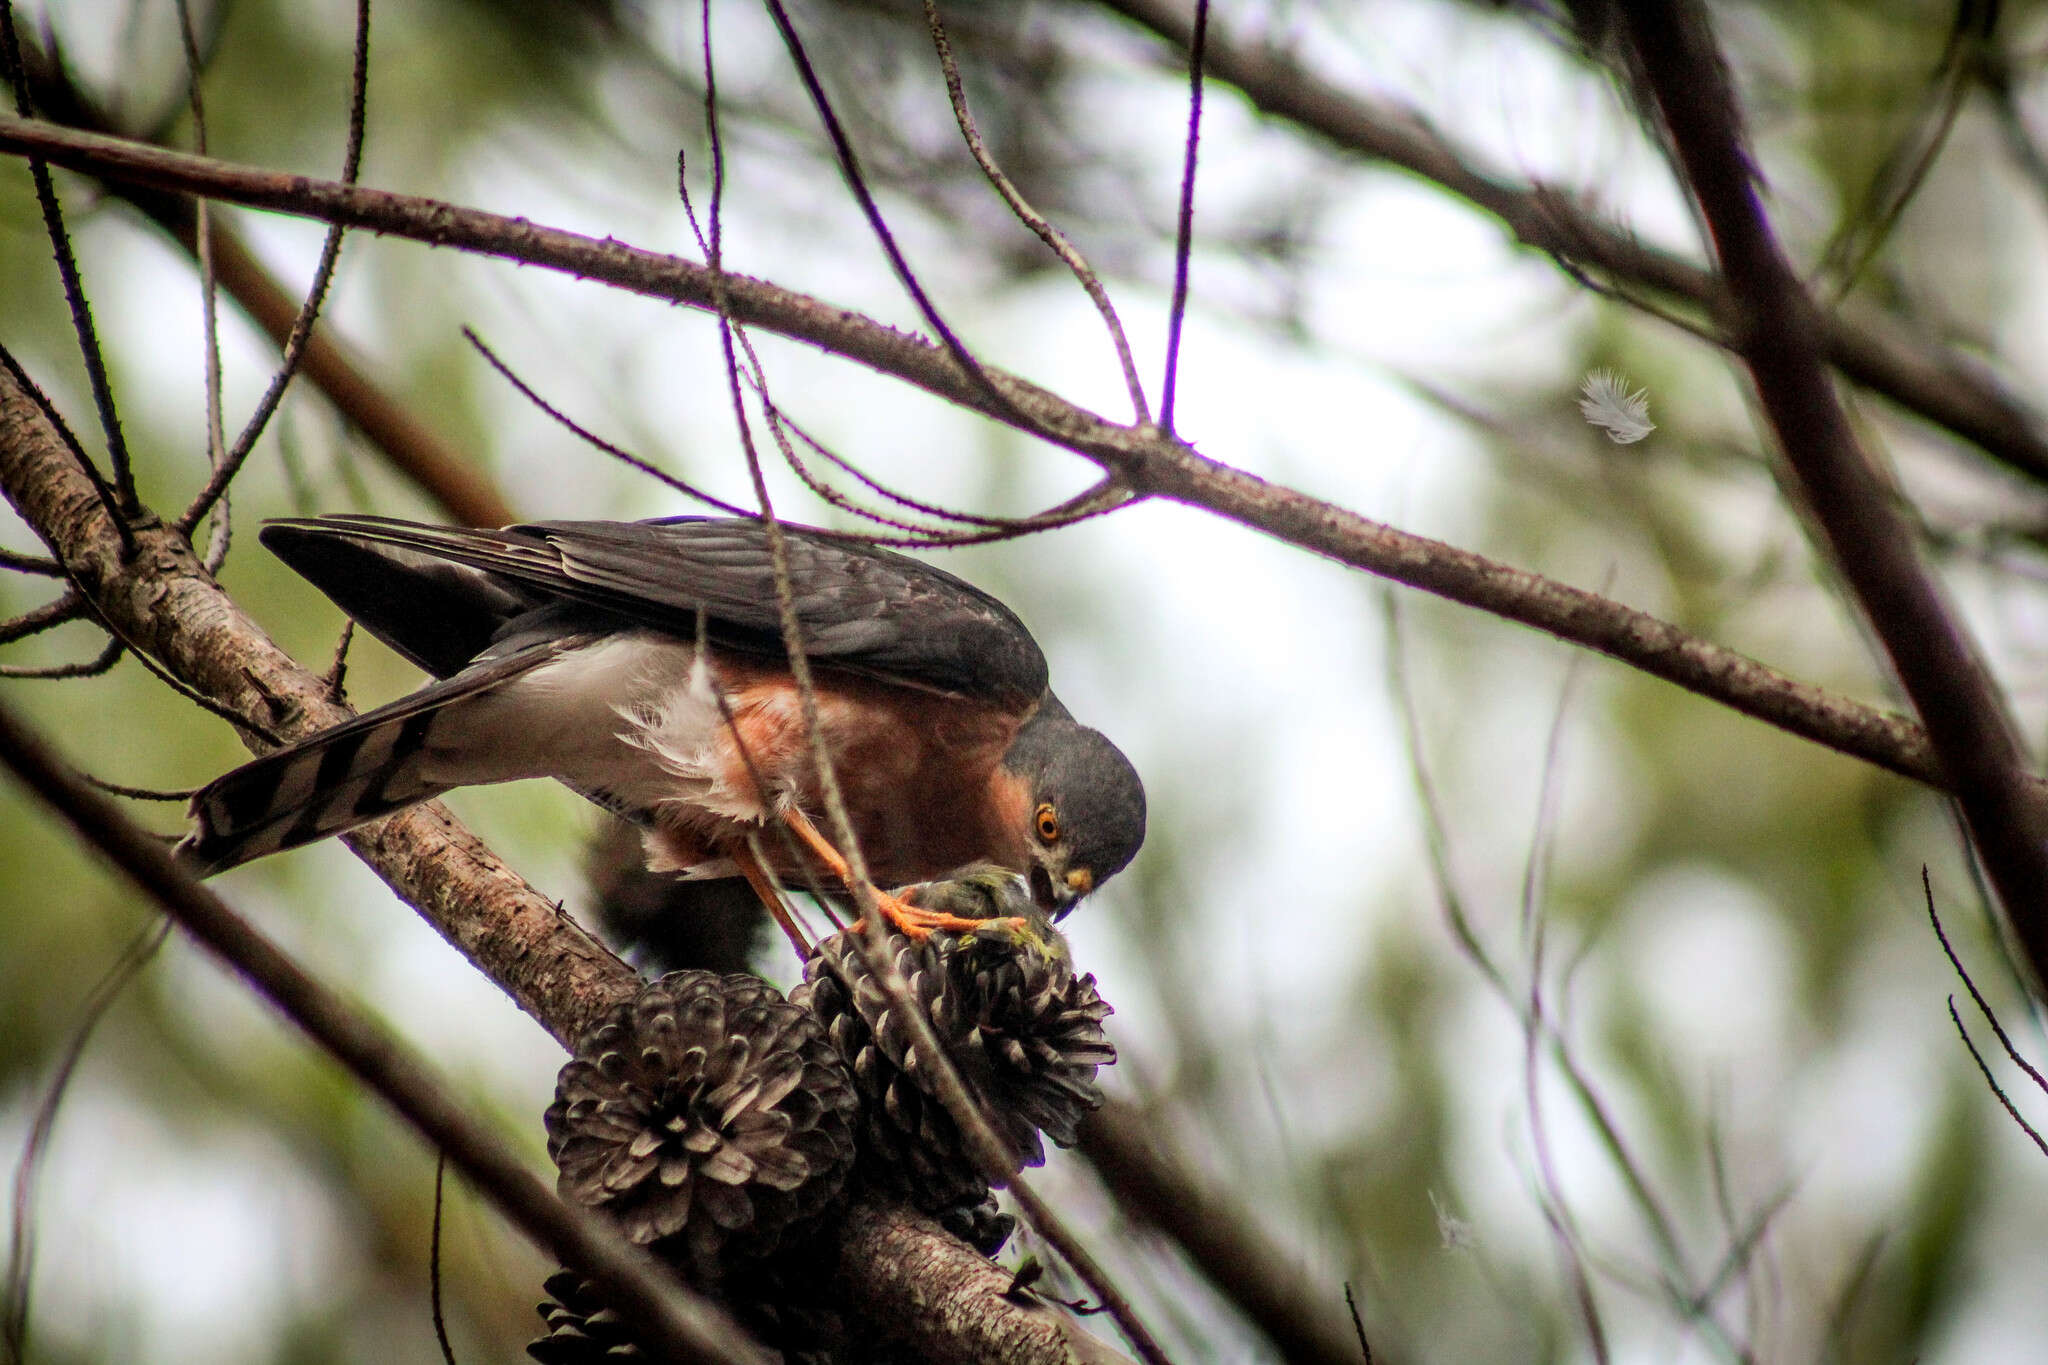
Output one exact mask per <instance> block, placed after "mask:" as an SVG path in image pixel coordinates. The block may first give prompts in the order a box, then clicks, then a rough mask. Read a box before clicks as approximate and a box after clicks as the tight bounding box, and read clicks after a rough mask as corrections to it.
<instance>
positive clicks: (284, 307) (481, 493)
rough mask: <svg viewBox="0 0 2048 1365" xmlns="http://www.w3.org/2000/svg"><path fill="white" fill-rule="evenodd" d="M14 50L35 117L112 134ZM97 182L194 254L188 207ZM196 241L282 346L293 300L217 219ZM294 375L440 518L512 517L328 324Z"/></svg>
mask: <svg viewBox="0 0 2048 1365" xmlns="http://www.w3.org/2000/svg"><path fill="white" fill-rule="evenodd" d="M22 49H23V51H22V56H23V61H24V64H25V66H26V68H27V73H28V80H29V86H30V89H31V90H32V91H33V93H34V95H35V99H36V103H37V105H38V107H39V108H40V109H41V110H42V112H43V114H44V116H45V117H47V118H50V119H53V120H55V121H56V122H58V123H63V124H69V125H71V126H72V127H76V128H82V129H85V130H87V131H89V132H99V133H115V132H117V131H118V130H117V129H116V128H115V127H114V125H113V123H112V121H111V120H110V119H109V118H108V117H107V115H106V114H105V113H104V112H103V111H102V110H101V109H100V108H99V107H98V105H97V104H95V103H94V102H93V101H92V100H91V99H90V98H88V97H87V96H86V94H85V93H84V92H83V91H80V90H79V89H78V88H77V87H76V86H74V85H73V84H72V83H71V82H70V80H69V79H68V76H67V73H66V72H65V71H63V70H62V69H61V68H59V67H58V66H57V65H56V64H55V63H53V62H52V61H51V60H50V59H49V58H48V57H47V56H46V55H45V54H44V53H42V52H41V51H40V50H39V49H38V48H37V47H36V46H35V45H34V44H33V43H30V42H28V41H27V40H26V39H25V38H24V40H23V43H22ZM101 183H103V184H105V185H106V186H107V187H108V189H109V190H110V191H111V192H112V193H113V194H115V195H117V196H118V197H120V198H121V199H123V200H125V201H126V202H127V203H129V204H130V205H131V206H133V207H134V208H135V209H136V210H138V211H139V212H141V213H142V214H143V215H144V216H145V217H147V218H148V219H150V220H151V221H152V222H154V223H155V224H156V225H157V226H158V227H160V228H161V229H163V230H164V231H165V232H166V233H168V234H170V236H171V237H172V238H173V239H174V240H176V241H177V242H178V243H179V244H180V245H181V246H183V247H184V248H185V250H186V251H187V252H188V253H190V254H191V255H192V256H194V257H195V258H196V257H197V256H198V254H199V249H200V234H199V229H198V215H197V213H196V211H195V208H194V201H192V200H190V199H187V198H185V197H183V196H181V195H175V194H165V193H163V192H161V191H157V190H152V189H147V188H144V187H141V186H137V185H132V184H125V183H123V182H120V181H103V182H101ZM206 241H207V244H208V245H207V250H208V253H209V254H210V255H211V256H212V258H213V271H214V278H215V279H216V280H217V281H218V283H219V285H220V287H221V288H223V289H225V290H226V291H227V292H228V294H229V296H230V297H232V298H233V299H234V300H235V302H237V303H238V304H240V305H241V307H242V310H243V311H244V312H245V313H246V314H247V315H248V316H249V319H250V321H252V322H254V323H255V324H256V325H257V327H258V328H260V329H261V330H262V331H263V332H264V333H265V334H266V335H268V336H269V337H270V339H271V340H272V341H273V342H275V343H276V344H277V345H278V346H279V347H280V348H282V347H286V346H288V345H289V344H290V341H291V338H292V336H293V334H294V332H295V331H296V330H297V328H298V325H299V319H300V317H301V316H302V314H303V312H304V308H303V304H302V301H301V300H300V299H297V298H294V297H293V296H292V295H291V294H290V293H289V292H288V291H287V290H286V289H285V288H284V286H283V285H281V284H279V283H278V282H277V281H276V280H275V279H274V278H272V276H271V275H270V272H269V271H268V270H266V269H265V268H264V266H263V264H262V263H261V262H260V261H258V260H257V259H256V258H255V256H254V255H252V254H251V253H250V251H249V249H248V248H247V247H246V246H244V245H243V244H242V239H241V238H240V237H239V236H237V235H236V234H235V232H234V231H233V229H232V228H230V227H229V226H228V225H227V224H225V223H223V222H221V221H220V219H219V218H218V217H217V216H216V217H214V218H213V219H212V220H211V221H210V222H209V223H208V225H207V233H206ZM299 369H300V372H301V373H303V374H304V375H305V377H306V379H307V380H308V381H309V382H310V383H312V384H313V385H314V386H315V387H316V388H318V389H319V390H320V391H321V392H322V393H324V394H325V395H326V396H327V399H328V401H329V402H331V403H333V404H334V406H335V408H336V409H337V410H338V411H339V412H340V413H341V414H342V416H343V417H344V418H346V419H347V420H348V421H349V422H350V423H351V424H352V425H353V426H354V427H355V428H356V429H357V430H358V431H359V432H361V433H362V435H363V437H364V439H365V440H367V441H368V442H369V443H370V444H371V445H372V446H374V447H376V449H377V450H378V451H379V452H381V453H382V455H383V456H384V458H385V460H386V461H388V462H389V463H390V465H391V466H392V467H393V468H394V469H396V470H397V471H398V472H399V473H400V474H402V475H404V476H405V477H406V478H408V479H410V480H412V482H413V483H414V484H415V485H417V486H418V487H419V489H420V490H421V491H422V492H423V493H425V494H426V495H427V497H429V498H430V499H432V500H433V501H434V502H436V503H438V504H439V505H440V507H441V508H442V510H443V511H445V512H446V513H447V514H448V515H449V516H450V517H453V518H454V519H455V520H457V521H460V522H464V523H466V524H468V525H471V526H503V525H506V524H507V523H509V522H511V521H514V520H516V518H515V516H514V514H513V511H512V508H511V506H510V504H508V503H507V502H506V501H505V498H504V495H503V494H501V493H500V492H499V491H498V490H497V488H496V486H495V485H494V484H493V483H492V481H491V479H490V477H489V475H487V474H485V473H484V472H483V470H481V469H480V468H479V467H478V466H477V465H476V463H475V462H474V461H473V460H470V459H468V458H467V457H465V456H464V455H463V454H462V452H460V451H458V450H457V449H455V448H454V447H453V446H451V445H449V444H448V443H447V442H446V441H444V440H443V439H442V438H441V437H440V436H438V435H437V434H435V433H434V432H433V431H432V430H431V429H429V428H428V427H427V425H426V424H425V423H424V422H422V421H421V420H420V419H419V418H418V417H417V416H415V415H414V414H413V413H412V411H411V410H410V409H408V408H407V407H406V406H405V405H404V404H403V403H401V402H399V401H398V400H397V399H396V398H395V397H393V396H392V395H391V394H390V393H389V392H387V391H386V390H385V389H383V388H382V387H381V386H380V385H379V384H378V383H377V382H376V381H375V380H373V379H371V378H370V377H369V375H368V373H367V372H366V371H365V370H364V369H363V368H362V366H361V365H360V364H358V363H357V362H356V361H355V360H354V359H353V358H352V357H351V356H350V355H349V354H348V351H347V349H346V347H345V346H344V345H343V344H342V343H341V342H340V341H338V340H336V339H335V337H334V333H333V327H332V324H331V323H330V324H329V325H327V326H323V327H319V328H317V329H315V330H314V331H312V332H311V333H309V334H308V335H307V336H306V340H305V345H304V350H303V353H302V355H301V359H300V365H299Z"/></svg>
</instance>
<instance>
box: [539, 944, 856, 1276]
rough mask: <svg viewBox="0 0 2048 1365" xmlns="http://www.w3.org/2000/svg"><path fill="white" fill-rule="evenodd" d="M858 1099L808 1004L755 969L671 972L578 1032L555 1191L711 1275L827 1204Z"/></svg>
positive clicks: (562, 1092) (560, 1114)
mask: <svg viewBox="0 0 2048 1365" xmlns="http://www.w3.org/2000/svg"><path fill="white" fill-rule="evenodd" d="M857 1106H858V1101H857V1100H856V1098H855V1095H854V1091H853V1087H852V1085H851V1084H850V1083H849V1079H848V1076H847V1072H846V1067H845V1065H844V1064H843V1063H842V1062H841V1061H840V1060H839V1057H838V1055H837V1054H836V1053H835V1052H834V1051H833V1049H832V1046H831V1045H830V1044H829V1043H828V1042H827V1041H826V1038H825V1033H824V1030H823V1029H822V1028H821V1027H820V1026H819V1024H818V1022H817V1021H816V1020H815V1019H814V1018H813V1017H812V1016H811V1015H810V1014H808V1013H807V1012H805V1011H804V1010H802V1009H800V1008H798V1007H797V1006H795V1005H793V1004H791V1003H789V1002H788V1001H786V1000H784V999H782V998H781V996H780V995H779V994H777V992H776V991H775V989H774V988H773V987H771V986H769V985H768V984H766V983H765V982H763V981H761V980H759V979H757V978H755V977H751V976H741V975H734V976H718V975H716V974H714V973H711V972H702V971H690V972H676V973H673V974H672V975H669V976H665V977H662V978H661V979H660V980H658V981H655V982H653V983H651V984H649V985H648V986H646V987H644V988H643V989H642V990H641V992H640V994H639V995H638V996H636V997H635V998H634V999H633V1000H631V1001H629V1002H627V1003H626V1004H624V1005H621V1006H619V1007H618V1008H617V1009H615V1010H613V1011H612V1012H611V1013H610V1014H609V1015H608V1016H607V1017H606V1018H605V1019H604V1021H603V1022H602V1023H600V1024H599V1025H597V1027H595V1028H593V1029H592V1030H591V1031H590V1032H589V1033H588V1034H587V1035H585V1037H584V1038H583V1040H582V1042H581V1043H580V1044H579V1045H578V1047H577V1052H576V1056H575V1057H574V1058H572V1059H571V1060H570V1062H569V1064H568V1065H567V1066H564V1067H563V1068H562V1073H561V1077H560V1079H559V1081H558V1082H557V1084H556V1088H555V1102H554V1103H553V1104H551V1105H550V1106H548V1111H547V1117H546V1122H547V1131H548V1155H550V1156H551V1157H553V1158H554V1159H555V1164H556V1166H557V1167H559V1168H560V1170H561V1178H560V1180H559V1182H558V1186H559V1188H560V1190H561V1193H562V1196H563V1197H564V1198H566V1199H572V1200H574V1201H576V1202H577V1203H580V1204H586V1205H589V1206H591V1207H594V1208H598V1209H602V1210H603V1211H605V1212H607V1213H609V1214H610V1215H611V1216H612V1217H613V1218H615V1219H617V1220H618V1222H619V1224H620V1226H621V1227H622V1228H623V1229H624V1231H625V1233H626V1235H627V1236H629V1237H631V1238H632V1239H633V1240H634V1241H635V1242H637V1243H639V1244H641V1245H642V1246H647V1247H650V1248H652V1249H653V1250H654V1251H655V1252H656V1253H657V1254H658V1255H661V1256H663V1257H664V1258H666V1259H668V1260H669V1261H671V1262H673V1263H675V1264H676V1265H677V1266H678V1267H679V1268H681V1270H682V1271H683V1273H684V1275H685V1276H686V1277H687V1278H689V1279H690V1280H692V1281H693V1282H694V1283H697V1284H699V1285H711V1284H715V1283H716V1282H717V1281H718V1280H719V1279H720V1278H721V1276H722V1274H723V1265H724V1260H725V1258H728V1257H729V1258H734V1259H745V1258H752V1257H759V1256H765V1255H768V1254H770V1253H772V1252H773V1251H774V1250H775V1249H776V1247H777V1246H778V1245H779V1244H780V1243H781V1241H782V1239H783V1237H784V1234H785V1233H787V1232H789V1231H790V1230H792V1229H801V1228H802V1227H805V1226H808V1225H811V1224H814V1223H815V1222H816V1221H817V1220H819V1219H820V1218H822V1217H823V1216H824V1215H825V1214H827V1213H828V1212H830V1211H831V1210H832V1209H834V1208H835V1207H836V1206H837V1204H838V1201H839V1199H840V1196H841V1192H842V1190H843V1187H844V1185H845V1183H846V1177H847V1174H848V1172H849V1170H850V1169H851V1167H852V1164H853V1155H854V1141H853V1122H854V1117H855V1113H856V1109H857Z"/></svg>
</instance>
